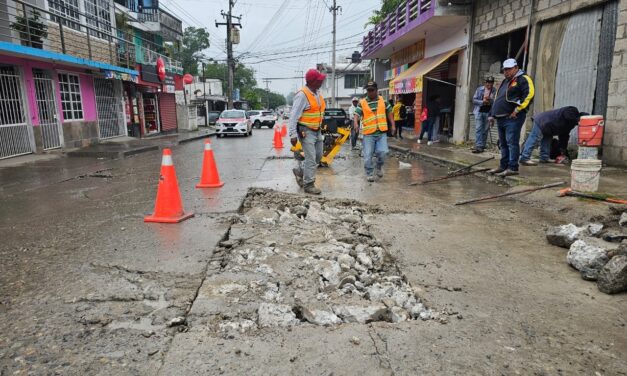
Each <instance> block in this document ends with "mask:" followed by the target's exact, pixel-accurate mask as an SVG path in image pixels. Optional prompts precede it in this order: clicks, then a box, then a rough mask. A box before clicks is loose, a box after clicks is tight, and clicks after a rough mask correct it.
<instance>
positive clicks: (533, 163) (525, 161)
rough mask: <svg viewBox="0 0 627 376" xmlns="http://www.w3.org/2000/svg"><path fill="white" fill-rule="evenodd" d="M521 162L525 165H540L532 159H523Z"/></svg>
mask: <svg viewBox="0 0 627 376" xmlns="http://www.w3.org/2000/svg"><path fill="white" fill-rule="evenodd" d="M519 163H520V164H521V165H523V166H537V165H538V163H537V162H534V161H532V160H530V159H521V160H520V162H519ZM541 163H545V162H541Z"/></svg>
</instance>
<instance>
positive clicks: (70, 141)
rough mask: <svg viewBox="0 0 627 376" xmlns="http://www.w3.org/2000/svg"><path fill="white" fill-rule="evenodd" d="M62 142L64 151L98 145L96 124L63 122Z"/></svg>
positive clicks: (93, 122) (89, 122) (92, 122)
mask: <svg viewBox="0 0 627 376" xmlns="http://www.w3.org/2000/svg"><path fill="white" fill-rule="evenodd" d="M63 141H64V143H65V148H66V149H71V148H82V147H86V146H89V145H91V144H96V143H98V122H97V121H66V122H63Z"/></svg>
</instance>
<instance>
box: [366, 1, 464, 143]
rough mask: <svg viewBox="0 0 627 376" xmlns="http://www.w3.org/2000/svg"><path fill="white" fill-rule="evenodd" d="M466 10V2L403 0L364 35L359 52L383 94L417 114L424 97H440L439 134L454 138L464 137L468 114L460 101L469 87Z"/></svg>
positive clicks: (419, 111)
mask: <svg viewBox="0 0 627 376" xmlns="http://www.w3.org/2000/svg"><path fill="white" fill-rule="evenodd" d="M470 14H471V6H470V5H469V2H468V1H435V0H408V1H405V2H402V3H401V5H400V6H399V7H398V8H397V9H396V10H395V11H394V12H392V14H390V15H389V16H387V17H386V18H385V20H384V21H383V22H381V23H380V24H378V25H375V26H374V27H373V28H372V30H370V31H369V32H368V34H367V35H366V36H365V37H364V40H363V52H362V57H363V58H365V59H371V60H372V64H371V67H372V73H373V77H374V78H375V80H376V81H377V84H378V86H379V88H380V89H382V90H381V91H382V94H383V95H384V96H387V97H389V98H394V99H395V100H397V101H401V102H403V103H404V104H405V105H407V106H411V105H413V106H414V111H415V113H418V114H419V113H421V111H422V108H423V107H424V106H425V105H426V101H427V99H428V98H429V97H434V96H439V97H440V98H441V102H442V106H443V110H442V113H441V115H440V116H439V120H438V121H440V127H439V129H440V132H441V138H442V139H444V140H452V141H456V142H458V141H463V139H464V128H463V124H465V123H466V121H467V118H468V114H467V113H466V112H465V108H464V106H460V105H459V104H460V103H464V104H465V102H466V96H467V92H468V88H467V70H468V58H467V54H468V51H467V46H468V43H469V28H470ZM416 118H417V119H419V116H417V117H416ZM419 127H420V121H419V120H417V121H416V122H415V123H414V128H415V129H416V130H418V129H419Z"/></svg>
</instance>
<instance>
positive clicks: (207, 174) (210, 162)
mask: <svg viewBox="0 0 627 376" xmlns="http://www.w3.org/2000/svg"><path fill="white" fill-rule="evenodd" d="M223 185H224V183H223V182H221V181H220V174H219V173H218V167H217V166H216V161H215V159H214V158H213V150H212V149H211V141H210V140H207V141H205V153H204V157H203V161H202V173H201V175H200V183H198V184H196V188H218V187H221V186H223Z"/></svg>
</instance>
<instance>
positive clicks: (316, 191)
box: [305, 183, 322, 195]
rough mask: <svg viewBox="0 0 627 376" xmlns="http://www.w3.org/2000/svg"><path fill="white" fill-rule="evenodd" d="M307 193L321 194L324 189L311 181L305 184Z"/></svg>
mask: <svg viewBox="0 0 627 376" xmlns="http://www.w3.org/2000/svg"><path fill="white" fill-rule="evenodd" d="M305 193H309V194H310V195H319V194H320V193H322V191H321V190H320V189H318V188H316V186H315V185H314V183H309V184H307V185H305Z"/></svg>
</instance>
